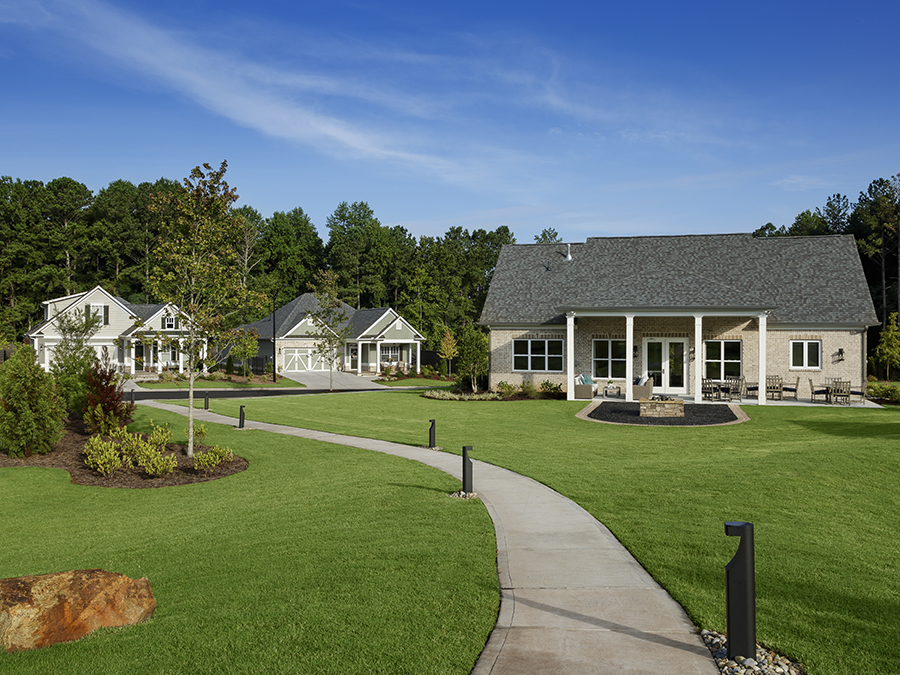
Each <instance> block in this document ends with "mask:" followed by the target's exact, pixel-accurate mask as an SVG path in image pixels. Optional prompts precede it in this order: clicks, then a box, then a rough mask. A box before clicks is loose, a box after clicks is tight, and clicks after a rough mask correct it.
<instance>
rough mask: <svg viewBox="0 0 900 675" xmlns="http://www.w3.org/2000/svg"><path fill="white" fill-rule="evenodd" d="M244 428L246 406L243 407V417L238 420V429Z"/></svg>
mask: <svg viewBox="0 0 900 675" xmlns="http://www.w3.org/2000/svg"><path fill="white" fill-rule="evenodd" d="M243 428H244V406H241V416H240V419H239V420H238V429H243Z"/></svg>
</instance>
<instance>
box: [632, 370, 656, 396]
mask: <svg viewBox="0 0 900 675" xmlns="http://www.w3.org/2000/svg"><path fill="white" fill-rule="evenodd" d="M632 393H633V395H634V398H635V399H642V398H650V397H651V396H653V378H652V377H648V376H647V375H644V377H641V378H639V379H637V380H636V381H635V383H634V388H633V389H632Z"/></svg>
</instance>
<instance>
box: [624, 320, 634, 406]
mask: <svg viewBox="0 0 900 675" xmlns="http://www.w3.org/2000/svg"><path fill="white" fill-rule="evenodd" d="M625 400H626V401H634V314H626V315H625Z"/></svg>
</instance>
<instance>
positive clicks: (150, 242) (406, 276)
mask: <svg viewBox="0 0 900 675" xmlns="http://www.w3.org/2000/svg"><path fill="white" fill-rule="evenodd" d="M184 190H185V186H184V185H182V184H181V183H180V182H178V181H174V180H170V179H166V178H160V179H159V180H157V181H156V182H154V183H149V182H148V183H140V184H138V185H135V184H133V183H131V182H129V181H127V180H117V181H114V182H112V183H110V184H109V185H108V186H107V187H105V188H103V189H101V190H99V191H98V192H97V193H96V194H94V193H93V192H92V191H91V190H90V189H88V188H87V187H86V186H85V185H84V184H82V183H79V182H78V181H76V180H75V179H73V178H69V177H63V178H56V179H54V180H51V181H49V182H47V183H43V182H41V181H35V180H24V181H23V180H21V179H18V178H17V179H13V178H11V177H9V176H4V177H2V178H0V342H3V341H4V340H3V339H2V338H5V339H6V340H12V339H20V338H21V337H22V335H23V334H24V333H25V332H26V331H27V330H28V329H29V328H31V327H32V326H34V325H35V324H37V323H39V322H40V321H41V320H42V319H43V314H42V311H41V303H42V302H43V301H44V300H47V299H50V298H53V297H60V296H65V295H71V294H74V293H80V292H83V291H86V290H89V289H91V288H93V287H94V286H97V285H101V286H103V287H104V288H105V289H107V290H108V291H110V292H111V293H112V294H113V295H119V296H121V297H123V298H125V299H126V300H127V301H129V302H132V303H135V304H148V303H155V302H160V301H161V298H159V297H156V295H155V294H154V289H153V285H152V284H151V275H152V271H153V269H154V266H155V265H156V264H157V263H158V261H157V260H155V254H154V252H155V251H157V250H159V249H160V244H162V243H164V241H163V238H164V236H165V235H164V233H165V231H166V228H165V224H166V222H167V219H168V218H169V217H170V216H171V214H168V213H167V212H166V210H165V209H161V208H159V207H158V205H159V204H160V203H166V201H167V199H166V197H167V196H169V197H171V198H172V199H176V198H177V197H178V196H179V195H180V193H181V192H182V191H184ZM233 215H234V216H235V217H237V218H238V220H239V222H240V227H239V228H237V235H236V237H237V241H236V242H234V244H235V245H236V247H237V250H238V266H239V272H240V283H241V284H242V285H243V286H244V287H245V288H246V289H248V290H250V291H253V292H254V293H261V294H265V296H266V297H267V298H268V299H269V306H266V307H258V308H254V307H252V306H248V307H246V308H244V309H243V310H242V311H241V312H240V313H239V314H238V315H236V316H234V317H233V318H232V321H233V323H235V325H238V324H241V323H249V322H252V321H255V320H257V319H260V318H262V317H263V316H265V315H266V314H268V312H270V311H271V310H272V305H274V306H275V307H278V306H281V305H282V304H284V303H286V302H288V301H290V300H292V299H293V298H295V297H297V296H298V295H301V294H302V293H305V292H311V291H314V290H315V275H316V274H317V273H318V272H319V271H320V270H323V269H329V270H332V271H333V273H334V277H335V280H336V284H337V289H338V294H339V296H340V298H341V299H342V300H344V302H346V303H348V304H349V305H351V306H353V307H356V308H363V307H383V306H391V307H393V308H394V309H396V310H397V311H398V312H399V313H400V314H402V315H403V316H404V318H406V319H407V320H408V321H410V322H411V323H412V324H413V325H415V326H416V327H417V328H418V329H419V330H420V331H421V332H422V333H423V335H425V337H426V339H427V344H426V347H427V348H430V349H437V348H438V346H439V345H440V341H441V339H442V338H443V336H444V334H445V332H446V331H447V330H451V331H453V332H454V333H456V334H459V333H460V332H462V331H463V330H465V329H466V328H469V327H473V326H475V325H476V324H477V321H478V317H479V315H480V313H481V309H482V307H483V306H484V301H485V298H486V296H487V290H488V287H489V285H490V280H491V275H492V274H493V270H494V266H495V265H496V262H497V257H498V255H499V253H500V248H501V246H502V245H503V244H505V243H514V242H515V238H514V236H513V233H512V232H511V231H510V230H509V228H507V227H506V226H501V227H498V228H497V229H496V230H493V231H487V230H484V229H476V230H474V231H472V232H469V231H468V230H465V229H463V228H461V227H451V228H450V229H449V230H447V232H446V233H445V234H444V235H443V236H440V237H428V236H422V237H419V238H418V239H416V238H415V237H414V236H413V235H411V234H410V233H409V232H408V231H407V230H406V229H405V228H404V227H402V226H400V225H396V226H394V227H388V226H385V225H382V223H381V222H380V221H379V220H378V218H377V217H376V215H375V213H374V212H373V211H372V209H371V208H370V207H369V205H368V204H367V203H366V202H363V201H359V202H354V203H352V204H351V203H347V202H342V203H341V204H339V205H338V206H337V208H336V209H335V210H334V212H333V213H332V214H331V215H330V216H328V219H327V221H326V223H325V225H326V228H327V232H328V241H327V242H325V241H323V240H322V238H321V237H320V236H319V234H318V231H317V229H316V227H315V225H314V224H313V223H312V221H311V220H310V218H309V216H308V215H307V214H306V213H305V212H304V211H303V209H302V208H300V207H297V208H295V209H293V210H291V211H288V212H283V211H276V212H275V213H273V214H272V215H271V216H270V217H263V215H262V214H260V213H259V212H258V211H257V210H256V209H254V208H253V207H252V206H242V207H239V208H235V209H233Z"/></svg>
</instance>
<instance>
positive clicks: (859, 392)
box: [850, 384, 866, 403]
mask: <svg viewBox="0 0 900 675" xmlns="http://www.w3.org/2000/svg"><path fill="white" fill-rule="evenodd" d="M850 396H851V397H852V396H856V397H857V398H859V402H860V403H865V402H866V387H865V386H862V387H854V386H853V385H852V384H851V385H850Z"/></svg>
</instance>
